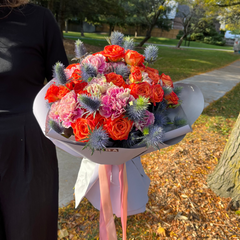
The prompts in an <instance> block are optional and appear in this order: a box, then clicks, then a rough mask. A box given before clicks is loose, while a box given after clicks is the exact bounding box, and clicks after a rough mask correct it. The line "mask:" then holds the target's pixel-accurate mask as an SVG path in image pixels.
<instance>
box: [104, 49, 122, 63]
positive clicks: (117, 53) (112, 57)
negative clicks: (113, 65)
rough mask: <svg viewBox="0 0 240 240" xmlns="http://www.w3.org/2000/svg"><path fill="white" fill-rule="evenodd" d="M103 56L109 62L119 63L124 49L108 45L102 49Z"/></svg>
mask: <svg viewBox="0 0 240 240" xmlns="http://www.w3.org/2000/svg"><path fill="white" fill-rule="evenodd" d="M103 55H104V56H105V57H107V58H108V60H109V61H111V62H119V61H121V60H122V59H123V58H124V56H125V52H124V48H122V47H120V46H118V45H108V46H106V47H105V48H104V51H103Z"/></svg>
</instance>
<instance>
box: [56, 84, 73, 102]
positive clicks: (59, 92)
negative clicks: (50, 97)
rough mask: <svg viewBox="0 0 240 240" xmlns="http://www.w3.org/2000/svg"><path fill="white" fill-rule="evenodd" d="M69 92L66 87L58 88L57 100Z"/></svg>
mask: <svg viewBox="0 0 240 240" xmlns="http://www.w3.org/2000/svg"><path fill="white" fill-rule="evenodd" d="M69 92H70V90H69V89H68V88H67V87H66V86H63V85H61V86H59V91H58V95H57V96H58V98H60V99H61V98H63V97H64V96H65V95H66V94H67V93H69Z"/></svg>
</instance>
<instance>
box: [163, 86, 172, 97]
mask: <svg viewBox="0 0 240 240" xmlns="http://www.w3.org/2000/svg"><path fill="white" fill-rule="evenodd" d="M162 89H163V91H164V95H168V94H170V93H171V92H172V91H173V89H172V88H171V87H169V86H163V87H162Z"/></svg>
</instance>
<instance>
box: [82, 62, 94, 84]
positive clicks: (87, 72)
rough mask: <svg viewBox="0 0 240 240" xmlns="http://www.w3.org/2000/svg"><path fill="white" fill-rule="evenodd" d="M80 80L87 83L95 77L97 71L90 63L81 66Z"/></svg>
mask: <svg viewBox="0 0 240 240" xmlns="http://www.w3.org/2000/svg"><path fill="white" fill-rule="evenodd" d="M81 72H82V79H83V80H84V81H85V82H87V81H89V79H91V78H93V77H96V76H97V69H96V68H95V67H94V66H93V65H92V64H91V63H85V64H82V65H81Z"/></svg>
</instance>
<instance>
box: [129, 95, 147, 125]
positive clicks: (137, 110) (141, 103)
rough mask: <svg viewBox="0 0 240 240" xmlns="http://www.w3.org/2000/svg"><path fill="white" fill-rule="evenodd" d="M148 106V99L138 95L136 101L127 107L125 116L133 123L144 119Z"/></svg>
mask: <svg viewBox="0 0 240 240" xmlns="http://www.w3.org/2000/svg"><path fill="white" fill-rule="evenodd" d="M149 104H150V103H149V101H148V98H146V97H143V96H141V95H140V96H139V97H138V98H137V99H136V100H134V101H132V102H130V103H129V104H128V105H127V109H126V116H127V117H128V118H129V119H130V120H132V121H134V122H137V121H140V120H141V119H143V118H144V116H145V111H146V110H147V108H148V106H149Z"/></svg>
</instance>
